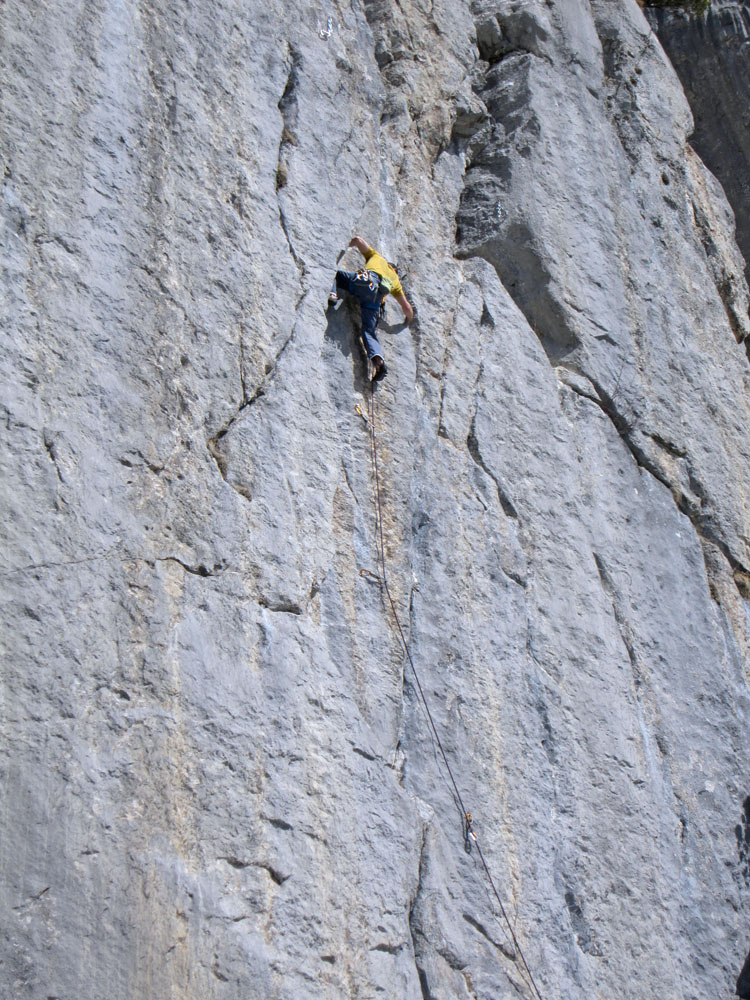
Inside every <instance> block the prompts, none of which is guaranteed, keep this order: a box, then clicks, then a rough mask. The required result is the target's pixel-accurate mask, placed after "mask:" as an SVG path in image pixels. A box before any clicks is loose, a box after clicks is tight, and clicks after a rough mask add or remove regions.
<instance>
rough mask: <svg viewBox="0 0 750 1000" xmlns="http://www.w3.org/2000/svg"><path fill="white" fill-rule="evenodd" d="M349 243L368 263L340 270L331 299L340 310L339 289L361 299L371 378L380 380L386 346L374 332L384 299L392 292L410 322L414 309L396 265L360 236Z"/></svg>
mask: <svg viewBox="0 0 750 1000" xmlns="http://www.w3.org/2000/svg"><path fill="white" fill-rule="evenodd" d="M349 246H350V247H356V248H357V250H359V252H360V253H361V254H362V256H363V257H364V258H365V265H366V266H365V267H364V268H362V270H360V271H337V272H336V280H335V281H334V285H333V288H332V289H331V294H330V295H329V296H328V301H329V303H332V304H333V305H334V308H336V309H338V307H339V305H340V304H341V299H340V297H339V292H340V291H341V290H342V289H343V290H344V291H346V292H349V294H350V295H353V296H354V297H355V298H356V299H358V300H359V304H360V308H361V310H362V339H363V340H364V342H365V350H366V351H367V357H368V358H369V359H370V362H371V363H372V367H373V375H372V380H373V382H379V381H380V380H381V379H383V378H385V376H386V375H387V374H388V369H387V368H386V365H385V359H384V358H383V348H382V347H381V346H380V342H379V341H378V338H377V336H376V333H375V331H376V330H377V328H378V321H379V319H380V307H381V305H382V303H383V300H384V299H385V297H386V295H392V296H393V297H394V299H395V300H396V302H398V304H399V305H400V306H401V309H402V310H403V313H404V316H405V317H406V322H407V323H411V321H412V320H413V319H414V309H413V308H412V306H411V304H410V302H409V300H408V299H407V298H406V296H405V295H404V290H403V288H402V287H401V282H400V281H399V277H398V271H397V269H396V265H395V264H389V263H388V261H387V260H386V259H385V257H381V255H380V254H379V253H377V251H376V250H375V249H374V248H373V247H371V246H370V245H369V244H368V243H366V242H365V241H364V240H363V239H362V237H361V236H353V237H352V239H351V240H350V241H349Z"/></svg>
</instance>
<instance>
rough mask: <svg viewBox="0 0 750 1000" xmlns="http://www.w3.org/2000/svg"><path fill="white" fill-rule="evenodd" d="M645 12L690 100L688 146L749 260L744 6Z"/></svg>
mask: <svg viewBox="0 0 750 1000" xmlns="http://www.w3.org/2000/svg"><path fill="white" fill-rule="evenodd" d="M646 13H647V16H648V19H649V21H650V23H651V25H652V27H653V28H654V30H655V31H656V33H657V35H658V37H659V40H660V42H661V44H662V45H663V46H664V49H665V51H666V52H667V55H668V56H669V58H670V60H671V62H672V63H673V65H674V67H675V69H676V70H677V73H678V75H679V77H680V80H681V82H682V84H683V87H684V89H685V94H686V96H687V98H688V100H689V101H690V106H691V108H692V111H693V115H694V118H695V132H694V133H693V135H692V137H691V140H690V141H691V144H692V145H693V146H694V148H695V149H696V151H697V152H698V154H699V156H700V157H701V159H702V160H703V162H704V163H705V164H706V165H707V166H708V167H709V169H710V170H711V171H712V172H713V173H714V174H715V175H716V177H718V179H719V180H720V181H721V184H722V186H723V187H724V190H725V191H726V195H727V198H728V199H729V202H730V204H731V205H732V208H733V209H734V213H735V216H736V220H737V243H738V245H739V247H740V249H741V251H742V253H743V255H744V257H745V260H746V261H750V4H748V3H747V0H713V3H712V4H711V7H710V8H709V10H708V11H707V13H706V14H705V16H703V17H689V16H687V15H686V14H685V13H683V12H680V11H670V10H656V9H648V10H647V11H646ZM749 275H750V271H748V270H746V271H745V276H746V277H748V276H749Z"/></svg>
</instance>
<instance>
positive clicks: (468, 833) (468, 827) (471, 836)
mask: <svg viewBox="0 0 750 1000" xmlns="http://www.w3.org/2000/svg"><path fill="white" fill-rule="evenodd" d="M371 387H372V391H371V395H370V442H371V444H372V465H373V471H374V476H375V503H376V506H377V514H378V540H379V547H380V566H381V570H382V582H383V586H384V588H385V592H386V595H387V597H388V603H389V604H390V606H391V613H392V614H393V620H394V621H395V623H396V628H397V630H398V634H399V637H400V639H401V644H402V645H403V647H404V652H405V653H406V656H407V659H408V661H409V666H410V667H411V672H412V675H413V676H414V681H415V683H416V686H417V691H418V692H419V698H420V700H421V702H422V707H423V708H424V710H425V714H426V715H427V718H428V720H429V723H430V728H431V730H432V735H433V737H434V738H435V742H436V744H437V746H438V749H439V750H440V755H441V757H442V758H443V763H444V765H445V769H446V771H447V773H448V777H449V778H450V782H451V785H452V786H453V792H454V794H455V797H456V803H457V805H458V807H459V808H460V810H461V816H462V819H463V823H464V838H465V841H466V843H467V845H469V846H470V842H471V843H473V845H474V846H475V847H476V849H477V853H478V855H479V859H480V861H481V862H482V868H483V869H484V873H485V875H486V877H487V881H488V882H489V884H490V888H491V889H492V893H493V895H494V897H495V899H496V900H497V905H498V907H499V908H500V913H501V914H502V918H503V921H504V923H505V926H506V928H507V930H508V934H509V935H510V939H511V941H512V942H513V947H514V948H515V949H516V952H517V953H518V955H519V957H520V959H521V964H522V966H523V969H524V970H525V973H526V976H527V977H528V983H529V985H530V987H531V991H532V994H533V995H534V996H535V997H536V1000H543V997H542V994H541V993H540V992H539V987H538V986H537V985H536V982H535V980H534V977H533V975H532V973H531V969H530V968H529V965H528V962H527V961H526V957H525V955H524V953H523V949H522V948H521V945H520V944H519V941H518V938H517V937H516V932H515V931H514V930H513V925H512V924H511V922H510V919H509V917H508V913H507V911H506V909H505V906H504V905H503V901H502V899H501V897H500V893H499V892H498V890H497V886H496V885H495V880H494V879H493V878H492V873H491V872H490V869H489V866H488V865H487V861H486V860H485V857H484V853H483V851H482V848H481V845H480V843H479V839H478V837H477V835H476V833H475V832H474V828H473V826H474V820H473V818H472V815H471V813H470V812H469V811H468V810H467V809H466V806H465V805H464V800H463V798H462V797H461V792H460V791H459V789H458V784H457V783H456V779H455V777H454V774H453V769H452V768H451V766H450V763H449V762H448V757H447V756H446V753H445V749H444V748H443V743H442V740H441V739H440V734H439V733H438V730H437V726H436V725H435V720H434V719H433V717H432V712H431V711H430V706H429V704H428V703H427V697H426V696H425V693H424V689H423V688H422V682H421V680H420V679H419V673H418V672H417V668H416V666H415V664H414V658H413V657H412V655H411V649H410V647H409V643H408V641H407V639H406V636H405V634H404V630H403V628H402V627H401V622H400V620H399V617H398V612H397V611H396V605H395V603H394V600H393V597H392V596H391V590H390V587H389V586H388V574H387V572H386V565H385V538H384V535H383V510H382V504H381V500H380V473H379V470H378V443H377V438H376V434H375V383H374V382H372V383H371ZM360 415H361V413H360Z"/></svg>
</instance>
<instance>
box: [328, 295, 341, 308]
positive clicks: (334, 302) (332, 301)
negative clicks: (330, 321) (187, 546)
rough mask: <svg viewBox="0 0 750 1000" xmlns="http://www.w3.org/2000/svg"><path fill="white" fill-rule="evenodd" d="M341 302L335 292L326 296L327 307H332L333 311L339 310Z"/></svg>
mask: <svg viewBox="0 0 750 1000" xmlns="http://www.w3.org/2000/svg"><path fill="white" fill-rule="evenodd" d="M343 301H344V300H343V299H341V298H339V296H338V295H337V294H336V293H335V292H331V294H330V295H329V296H328V305H329V306H333V308H334V310H335V309H338V308H340V306H341V303H342V302H343Z"/></svg>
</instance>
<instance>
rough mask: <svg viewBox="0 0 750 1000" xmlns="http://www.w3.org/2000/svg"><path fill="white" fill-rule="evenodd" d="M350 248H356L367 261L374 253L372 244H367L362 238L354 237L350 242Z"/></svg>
mask: <svg viewBox="0 0 750 1000" xmlns="http://www.w3.org/2000/svg"><path fill="white" fill-rule="evenodd" d="M349 246H350V247H356V248H357V250H359V252H360V253H361V254H362V256H363V257H364V258H365V260H367V258H368V257H371V256H372V254H373V252H374V251H373V249H372V247H371V246H370V244H369V243H367V242H365V240H363V239H362V237H361V236H352V238H351V240H350V241H349Z"/></svg>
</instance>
